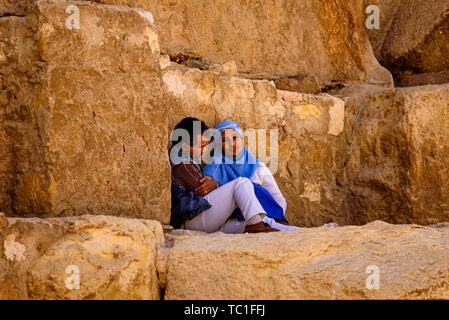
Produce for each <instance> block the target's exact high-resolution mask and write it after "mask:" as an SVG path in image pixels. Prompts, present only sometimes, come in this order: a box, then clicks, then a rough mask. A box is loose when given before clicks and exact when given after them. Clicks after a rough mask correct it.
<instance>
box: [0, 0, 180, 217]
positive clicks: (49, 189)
mask: <svg viewBox="0 0 449 320" xmlns="http://www.w3.org/2000/svg"><path fill="white" fill-rule="evenodd" d="M30 3H31V5H30V6H29V7H28V9H27V16H26V17H21V18H19V17H3V18H1V19H0V21H1V30H0V32H1V33H2V37H1V40H0V43H1V45H0V51H1V52H2V54H0V56H1V57H5V58H4V59H3V60H1V61H0V63H1V65H0V74H1V76H2V81H3V86H2V91H1V97H2V98H1V99H0V102H1V103H2V105H1V110H2V111H1V112H0V123H2V119H3V117H4V118H5V119H8V122H7V124H5V127H6V132H7V134H8V135H9V136H10V137H11V140H12V142H11V143H12V144H13V146H14V155H15V158H14V160H13V161H14V166H15V170H16V172H15V176H16V177H15V178H16V182H15V183H14V189H13V190H12V192H11V193H12V194H13V210H14V212H15V213H17V214H25V213H27V214H34V215H36V214H38V215H39V214H45V215H47V216H49V215H50V216H51V215H61V214H62V215H81V214H87V213H94V214H108V215H121V216H133V217H145V218H154V219H157V220H160V221H162V222H165V223H167V222H168V221H169V210H170V183H169V182H170V167H169V163H168V156H167V153H166V151H165V150H166V145H167V142H168V136H169V132H168V119H167V116H166V115H167V113H169V112H170V110H171V107H172V105H171V104H170V102H169V100H167V99H166V96H165V93H164V91H163V89H162V88H163V86H162V79H161V77H160V64H159V58H160V52H159V44H158V39H157V34H156V30H155V27H154V25H153V24H152V23H151V15H149V14H148V13H145V12H144V11H143V10H141V9H131V8H128V7H119V6H104V5H98V4H93V3H89V2H72V1H63V0H58V1H45V0H40V1H33V2H30ZM71 4H76V5H77V7H78V8H79V10H80V29H79V30H77V29H72V30H70V29H68V28H67V26H66V20H67V18H68V17H69V14H67V13H66V8H67V7H68V6H69V5H71ZM5 97H7V98H5ZM12 97H14V98H12ZM0 128H1V129H0V139H3V136H4V133H3V131H2V130H3V129H2V128H3V127H2V126H0ZM0 152H1V153H2V154H0V170H2V171H3V168H4V165H3V163H4V162H6V160H4V159H5V156H3V153H4V152H5V151H3V150H2V151H0ZM1 178H2V180H1V182H0V187H1V188H2V190H3V189H5V188H6V187H4V185H5V183H4V182H3V179H4V177H3V175H2V177H1ZM0 201H1V202H4V203H6V204H5V205H4V206H5V207H6V206H7V200H3V199H2V198H1V199H0ZM6 209H7V208H5V210H6Z"/></svg>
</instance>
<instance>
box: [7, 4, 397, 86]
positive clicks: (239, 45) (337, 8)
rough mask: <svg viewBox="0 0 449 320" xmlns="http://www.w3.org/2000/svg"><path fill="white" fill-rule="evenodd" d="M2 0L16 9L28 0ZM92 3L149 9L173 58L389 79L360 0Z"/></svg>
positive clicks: (326, 77) (258, 70) (267, 71)
mask: <svg viewBox="0 0 449 320" xmlns="http://www.w3.org/2000/svg"><path fill="white" fill-rule="evenodd" d="M3 1H4V2H8V3H9V10H10V11H14V10H15V12H17V13H22V14H23V13H24V12H26V10H27V4H29V3H31V2H32V1H33V0H19V1H18V2H17V3H16V4H13V3H11V2H10V1H9V0H3ZM96 2H101V3H106V4H116V5H117V4H119V5H125V6H132V7H140V8H143V9H145V10H148V11H150V12H151V13H152V14H153V15H154V18H155V23H156V25H157V26H158V33H159V38H160V41H161V50H162V51H163V52H164V53H169V54H170V55H171V56H174V57H176V56H178V55H180V54H185V55H187V56H193V57H205V58H207V59H210V60H211V61H212V62H213V63H219V64H221V63H224V62H227V61H231V60H234V61H235V62H236V64H237V67H238V70H239V72H240V73H242V74H247V75H253V76H254V75H256V76H259V77H264V78H269V77H270V76H271V77H272V76H295V75H299V76H301V77H304V76H306V75H308V74H311V73H313V74H316V75H317V76H318V77H319V78H320V79H321V80H322V81H331V80H338V81H345V80H357V81H365V82H368V83H378V84H387V85H390V84H391V83H392V78H391V74H390V73H389V72H388V71H387V70H386V69H384V68H383V67H381V66H380V65H379V63H378V62H377V60H376V59H375V57H374V54H373V52H372V49H371V45H370V43H369V38H368V32H367V30H366V28H365V15H364V7H363V1H359V0H350V1H348V0H325V1H312V0H307V1H300V2H297V1H289V0H283V1H279V2H266V1H258V2H253V1H246V2H241V1H228V0H220V1H214V2H213V3H212V2H207V1H206V2H205V1H203V0H193V1H192V0H189V1H186V0H176V1H171V2H170V3H167V2H163V1H158V0H96ZM28 7H29V5H28ZM14 8H15V9H14ZM198 61H199V60H197V62H198ZM191 62H192V63H195V59H194V60H192V61H191ZM189 66H190V67H199V66H200V65H198V66H196V65H192V64H190V65H189Z"/></svg>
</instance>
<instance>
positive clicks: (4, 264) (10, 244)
mask: <svg viewBox="0 0 449 320" xmlns="http://www.w3.org/2000/svg"><path fill="white" fill-rule="evenodd" d="M0 218H2V215H1V214H0ZM3 218H4V217H3ZM8 224H9V225H8ZM163 243H164V237H163V232H162V227H161V224H160V223H159V222H157V221H151V220H140V219H125V218H119V217H106V216H83V217H70V218H49V219H38V218H9V219H8V221H7V223H6V225H5V224H0V270H1V272H0V299H2V300H7V299H8V300H9V299H71V300H79V299H88V300H101V299H126V300H132V299H136V300H159V299H160V298H161V293H160V286H159V279H158V273H157V266H156V261H157V255H158V248H159V247H162V246H163ZM73 266H75V267H76V268H77V269H72V268H73ZM75 273H76V274H75ZM74 276H75V277H76V276H79V288H78V287H77V281H76V280H75V278H74Z"/></svg>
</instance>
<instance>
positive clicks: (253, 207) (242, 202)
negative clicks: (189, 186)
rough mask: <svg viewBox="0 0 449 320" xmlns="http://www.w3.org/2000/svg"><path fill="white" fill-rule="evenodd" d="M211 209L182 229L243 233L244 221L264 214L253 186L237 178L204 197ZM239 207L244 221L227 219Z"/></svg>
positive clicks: (245, 180)
mask: <svg viewBox="0 0 449 320" xmlns="http://www.w3.org/2000/svg"><path fill="white" fill-rule="evenodd" d="M204 198H205V199H206V200H207V201H208V202H209V203H210V204H211V205H212V207H211V208H210V209H207V210H205V211H203V212H201V213H200V214H199V215H197V216H196V217H195V218H193V219H192V220H187V221H186V222H185V223H184V227H185V228H186V229H190V230H199V231H204V232H208V233H211V232H216V231H221V232H224V233H243V232H244V231H245V226H246V221H248V220H249V219H251V218H252V217H254V216H255V215H258V214H260V213H265V210H264V209H263V208H262V206H261V205H260V202H259V200H257V198H256V195H255V193H254V186H253V184H252V182H251V181H250V180H249V179H248V178H242V177H239V178H237V179H234V180H232V181H230V182H228V183H226V184H224V185H222V186H221V187H219V188H217V189H215V190H214V191H212V192H211V193H209V194H207V195H206V196H205V197H204ZM237 207H239V208H240V210H241V211H242V214H243V217H244V218H245V221H238V220H237V219H235V218H232V219H229V217H230V216H231V214H232V212H233V211H234V210H235V208H237Z"/></svg>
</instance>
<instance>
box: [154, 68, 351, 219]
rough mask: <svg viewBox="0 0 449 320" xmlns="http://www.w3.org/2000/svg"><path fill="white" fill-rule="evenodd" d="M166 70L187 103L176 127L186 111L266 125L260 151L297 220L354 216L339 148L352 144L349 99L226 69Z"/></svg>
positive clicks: (171, 86)
mask: <svg viewBox="0 0 449 320" xmlns="http://www.w3.org/2000/svg"><path fill="white" fill-rule="evenodd" d="M162 73H163V76H162V77H163V79H164V83H165V85H166V89H167V91H168V92H170V93H172V94H173V95H174V96H175V98H176V99H178V101H179V102H178V105H179V106H180V108H179V109H177V110H176V113H174V114H173V115H172V117H171V119H170V120H171V122H170V128H173V127H174V125H175V124H176V123H177V122H178V121H179V120H180V119H182V118H183V117H185V116H195V117H198V118H200V119H203V120H204V121H206V123H207V124H208V125H209V126H214V125H215V124H217V123H218V122H219V121H222V120H226V119H232V120H235V121H237V122H238V123H239V124H240V126H241V127H242V128H243V129H244V130H247V129H265V130H266V135H267V138H266V139H267V140H266V141H267V144H268V147H267V154H266V155H265V154H263V153H262V154H259V155H258V156H259V158H260V159H261V160H262V161H264V162H268V163H267V165H268V167H269V168H270V169H271V170H272V172H273V173H274V174H275V178H276V179H277V181H278V184H279V187H280V188H281V191H282V192H283V194H284V196H285V197H286V199H287V203H288V206H287V218H288V219H289V221H290V222H291V223H293V224H297V225H301V226H318V225H322V224H324V223H327V222H330V221H333V222H337V223H341V224H344V223H345V222H346V221H347V220H348V217H347V214H348V213H347V212H344V211H342V210H337V208H338V207H339V206H338V205H336V204H335V203H336V202H337V203H340V202H341V201H343V199H344V197H343V194H341V190H340V189H339V187H338V186H337V185H336V178H335V172H336V170H337V169H338V168H340V169H341V168H342V167H343V164H344V162H343V161H344V154H343V153H342V154H339V153H338V150H343V149H344V148H339V147H338V146H339V145H340V144H342V143H346V141H345V138H344V134H343V127H344V103H343V101H342V100H341V99H338V98H335V97H332V96H330V95H326V94H320V95H310V94H299V93H294V92H285V91H281V90H277V89H276V87H275V86H274V84H273V82H270V81H266V80H248V79H243V78H240V77H232V76H222V75H219V74H217V73H214V72H210V71H201V70H198V69H189V68H186V67H184V66H180V65H176V64H174V63H172V65H171V66H170V67H167V68H165V69H164V70H163V72H162ZM270 130H275V131H276V132H277V134H278V137H274V138H273V139H276V140H277V141H278V153H277V154H275V155H274V154H270V146H271V143H273V140H272V139H271V138H270ZM259 137H261V136H259ZM250 150H251V149H250ZM256 154H257V153H255V155H256Z"/></svg>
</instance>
